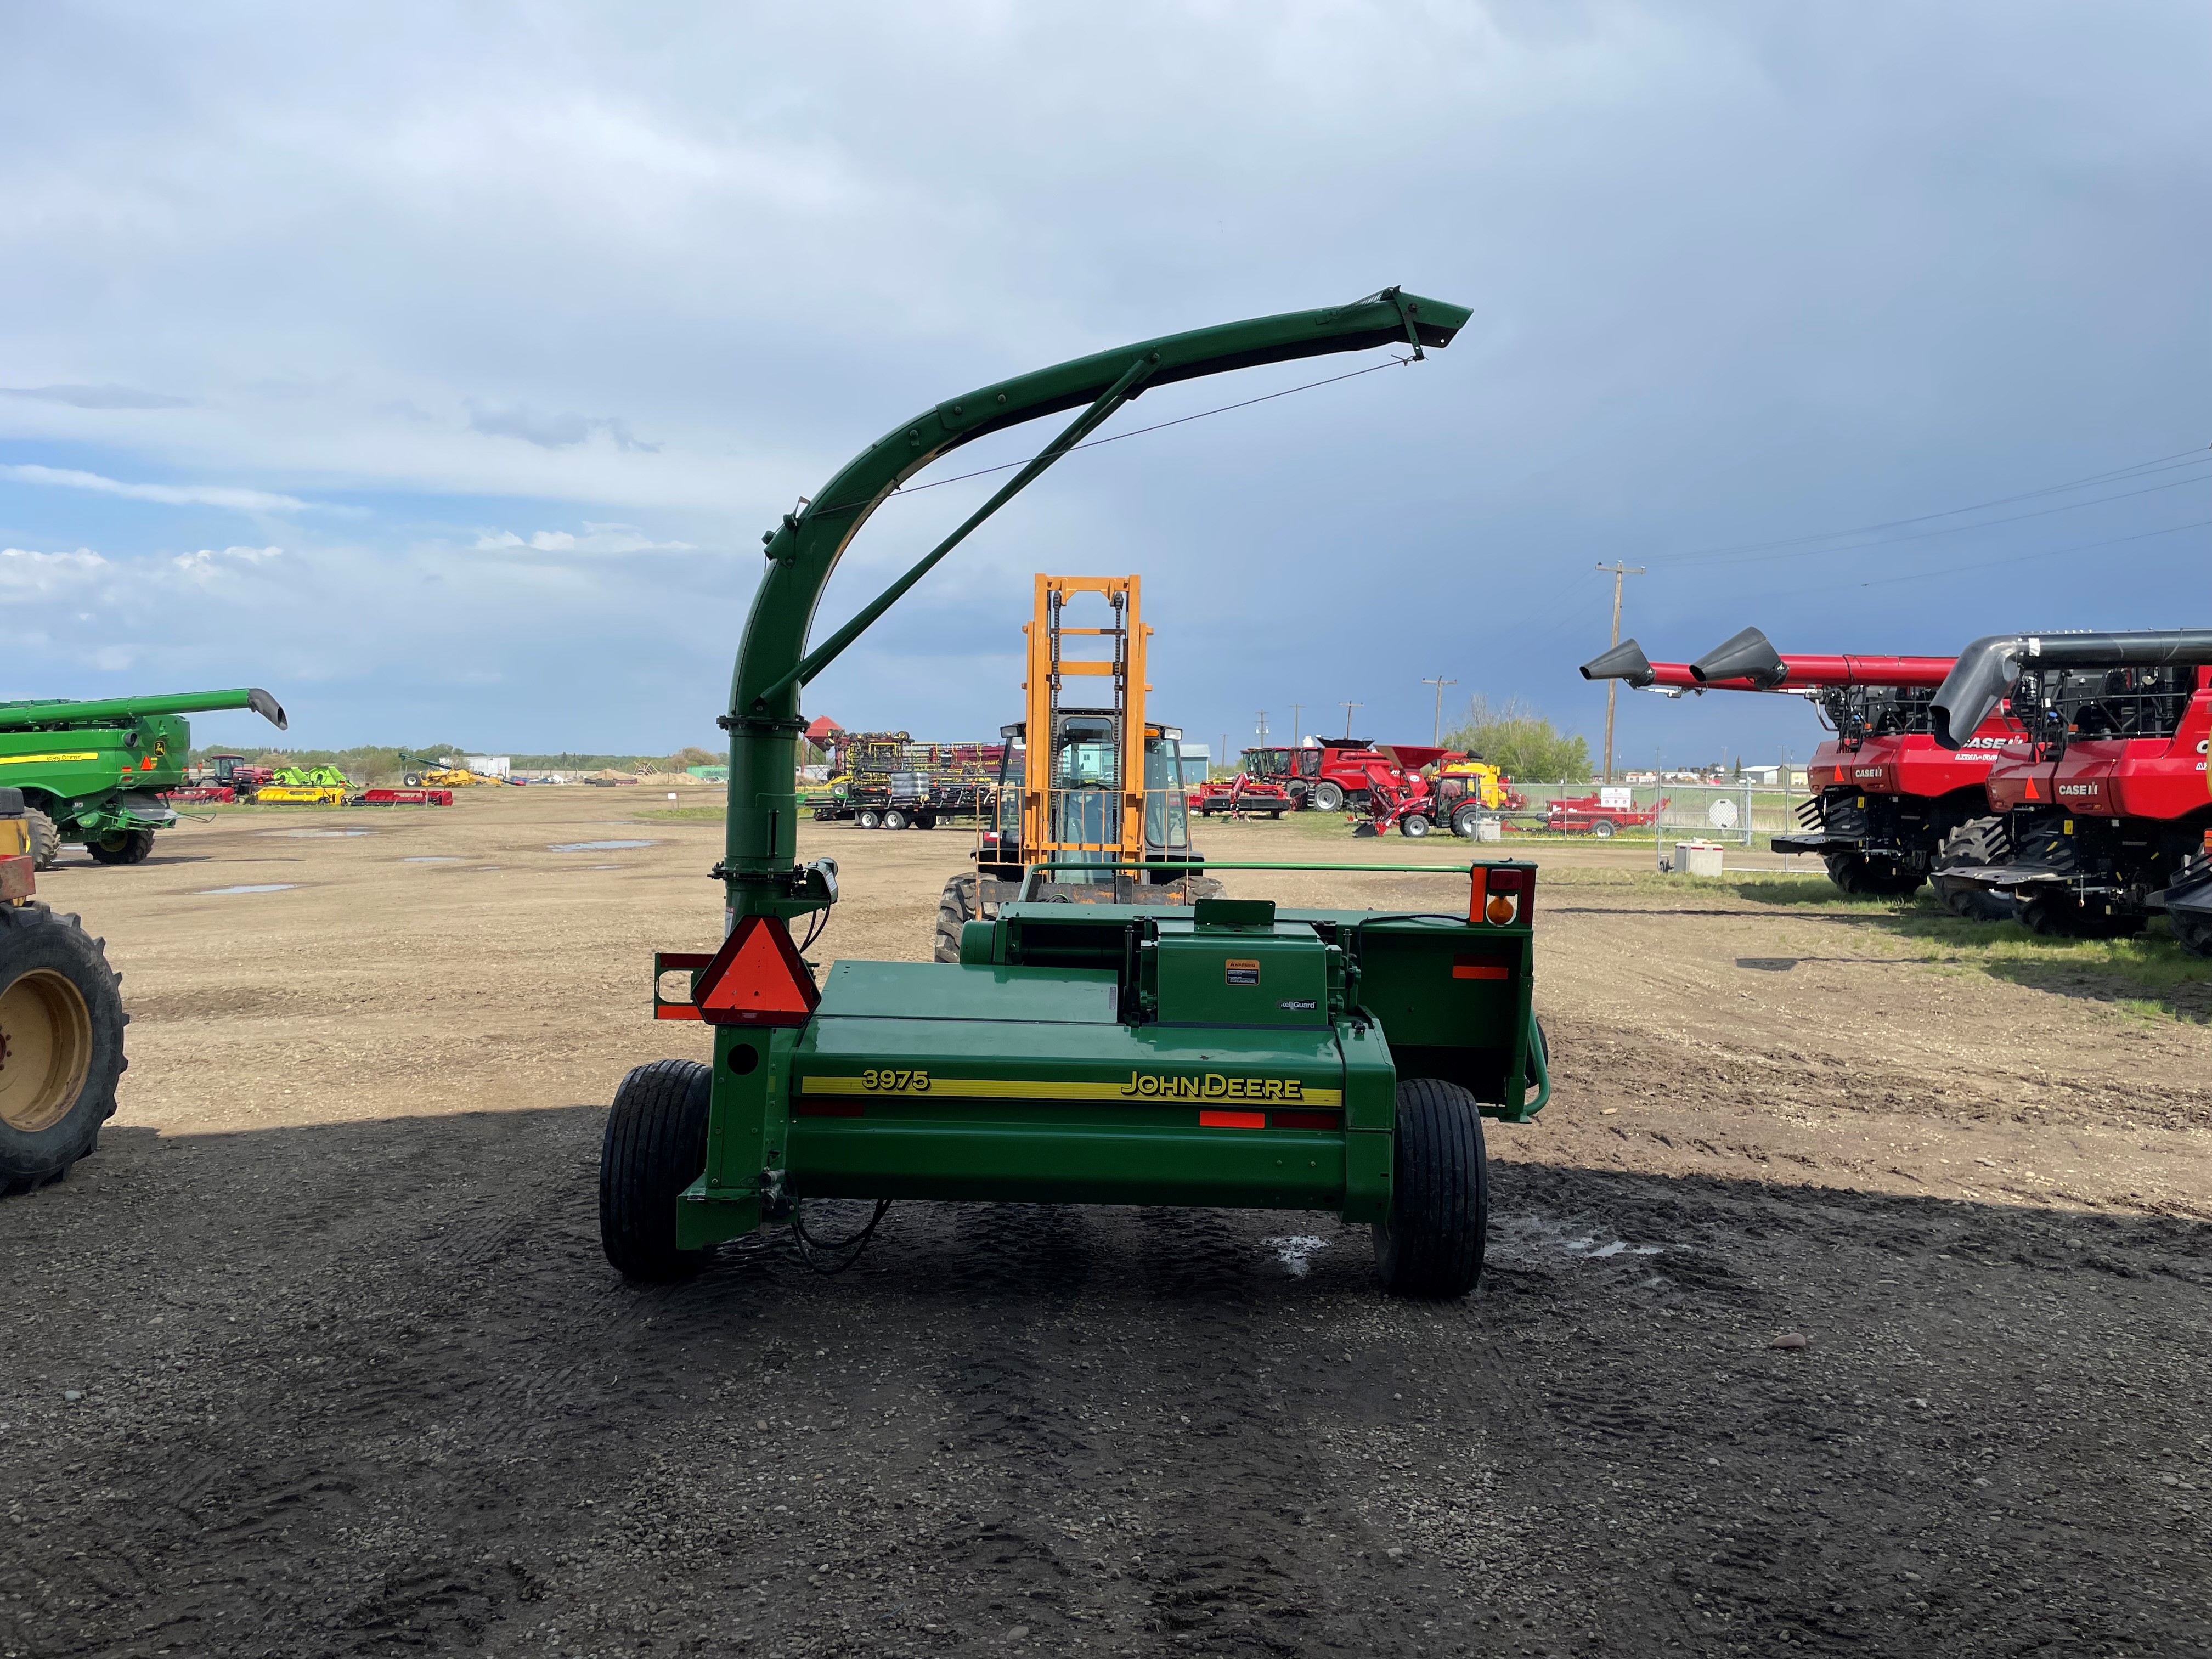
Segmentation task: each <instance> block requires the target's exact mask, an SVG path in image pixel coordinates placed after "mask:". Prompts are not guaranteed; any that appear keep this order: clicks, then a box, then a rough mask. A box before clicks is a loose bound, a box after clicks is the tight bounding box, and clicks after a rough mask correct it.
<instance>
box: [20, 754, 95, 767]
mask: <svg viewBox="0 0 2212 1659" xmlns="http://www.w3.org/2000/svg"><path fill="white" fill-rule="evenodd" d="M99 758H100V757H99V756H98V755H97V754H87V755H0V766H29V765H31V764H33V763H34V762H38V761H88V760H98V759H99Z"/></svg>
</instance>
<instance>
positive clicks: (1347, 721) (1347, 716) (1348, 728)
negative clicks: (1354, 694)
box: [1337, 702, 1367, 741]
mask: <svg viewBox="0 0 2212 1659" xmlns="http://www.w3.org/2000/svg"><path fill="white" fill-rule="evenodd" d="M1337 707H1338V708H1341V709H1342V710H1344V735H1345V738H1346V740H1347V741H1349V740H1350V738H1351V737H1352V710H1353V709H1355V708H1366V707H1367V705H1366V704H1365V703H1364V702H1340V703H1339V704H1337Z"/></svg>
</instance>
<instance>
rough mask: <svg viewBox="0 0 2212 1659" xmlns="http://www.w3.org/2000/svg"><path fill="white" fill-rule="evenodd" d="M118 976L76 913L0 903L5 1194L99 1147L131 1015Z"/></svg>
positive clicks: (0, 1121) (1, 1190)
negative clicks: (79, 922)
mask: <svg viewBox="0 0 2212 1659" xmlns="http://www.w3.org/2000/svg"><path fill="white" fill-rule="evenodd" d="M120 978H121V976H120V975H118V974H117V973H116V972H115V970H114V969H112V968H110V967H109V966H108V965H107V957H106V953H105V952H104V951H102V949H101V941H100V940H99V939H92V938H89V937H88V936H87V935H86V933H85V931H84V929H83V928H82V927H79V926H78V925H77V919H76V917H75V916H58V915H54V913H53V912H52V911H51V910H49V909H48V908H46V906H45V905H43V904H26V905H21V906H14V905H9V906H0V1194H8V1193H12V1192H19V1191H21V1190H23V1189H24V1188H31V1187H42V1186H44V1185H46V1182H49V1181H56V1180H58V1179H60V1178H61V1176H63V1175H64V1174H65V1173H66V1172H67V1171H68V1170H69V1167H70V1164H74V1163H76V1161H77V1159H79V1158H82V1157H83V1156H85V1154H86V1153H88V1152H91V1151H92V1150H93V1149H94V1147H95V1146H98V1145H99V1143H100V1125H101V1124H103V1123H105V1122H106V1121H107V1120H108V1119H109V1118H110V1117H112V1116H113V1115H114V1114H115V1080H116V1079H117V1078H118V1077H120V1076H121V1075H122V1073H123V1066H124V1060H123V1028H124V1026H125V1025H126V1024H129V1023H130V1017H129V1016H128V1015H127V1014H125V1012H123V998H122V995H121V994H120V993H119V992H118V991H117V989H116V986H117V984H118V982H119V981H120Z"/></svg>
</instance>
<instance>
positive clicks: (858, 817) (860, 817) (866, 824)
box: [853, 806, 884, 829]
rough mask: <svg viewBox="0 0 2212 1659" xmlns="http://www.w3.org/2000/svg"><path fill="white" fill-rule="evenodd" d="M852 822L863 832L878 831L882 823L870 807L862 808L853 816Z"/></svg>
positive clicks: (874, 810)
mask: <svg viewBox="0 0 2212 1659" xmlns="http://www.w3.org/2000/svg"><path fill="white" fill-rule="evenodd" d="M853 822H854V823H857V824H859V825H860V828H861V829H882V828H883V827H884V821H883V818H882V817H881V816H879V815H878V812H877V811H876V809H875V808H874V807H872V806H864V807H862V808H861V809H860V811H857V812H855V813H854V815H853Z"/></svg>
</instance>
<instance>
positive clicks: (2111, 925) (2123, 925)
mask: <svg viewBox="0 0 2212 1659" xmlns="http://www.w3.org/2000/svg"><path fill="white" fill-rule="evenodd" d="M2020 919H2021V921H2024V922H2026V923H2027V931H2028V932H2029V933H2041V934H2043V935H2044V936H2045V938H2048V939H2129V938H2132V937H2133V936H2134V935H2136V934H2137V933H2141V932H2142V930H2143V923H2144V921H2145V918H2143V917H2142V916H2131V915H2113V914H2112V912H2111V911H2110V910H2093V909H2091V908H2089V907H2088V906H2087V905H2086V904H2084V903H2082V902H2081V900H2079V899H2077V898H2075V896H2073V895H2072V894H2071V893H2047V894H2044V895H2042V896H2039V897H2036V898H2031V899H2027V900H2025V901H2023V902H2021V907H2020Z"/></svg>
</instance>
